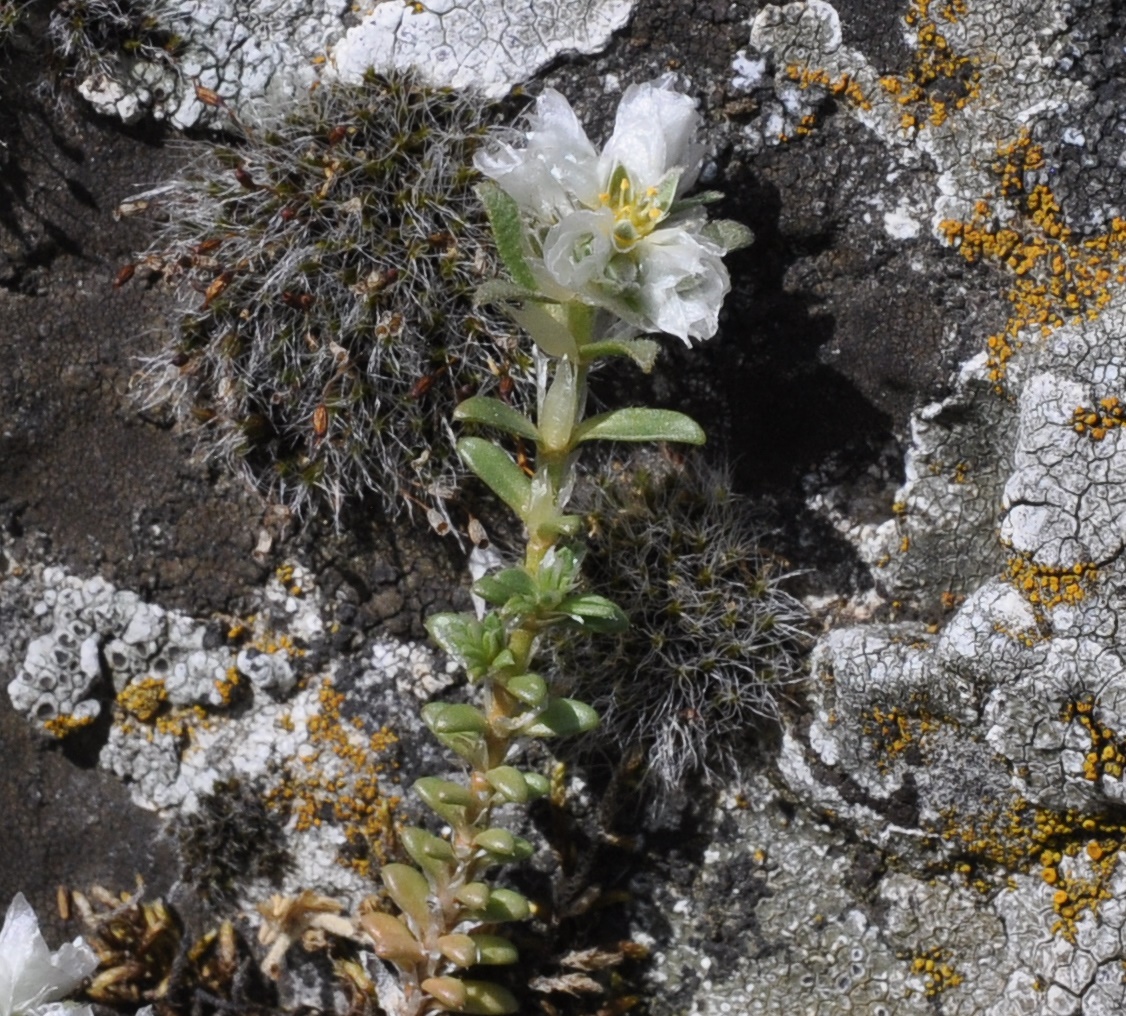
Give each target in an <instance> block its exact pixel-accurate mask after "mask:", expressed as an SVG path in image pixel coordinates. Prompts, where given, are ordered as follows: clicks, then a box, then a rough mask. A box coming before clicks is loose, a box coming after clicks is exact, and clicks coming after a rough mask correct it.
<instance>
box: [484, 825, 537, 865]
mask: <svg viewBox="0 0 1126 1016" xmlns="http://www.w3.org/2000/svg"><path fill="white" fill-rule="evenodd" d="M473 844H474V846H477V847H480V848H481V849H482V850H484V851H487V852H488V853H489V854H491V855H492V857H493V858H494V860H497V861H525V860H527V859H528V858H529V857H531V856H532V854H533V853H535V848H534V847H533V846H532V845H531V843H529V842H528V841H527V840H525V839H523V838H522V837H520V836H513V835H512V833H510V832H509V831H508V830H507V829H499V828H494V829H486V830H484V832H480V833H478V834H477V835H476V836H475V837H473Z"/></svg>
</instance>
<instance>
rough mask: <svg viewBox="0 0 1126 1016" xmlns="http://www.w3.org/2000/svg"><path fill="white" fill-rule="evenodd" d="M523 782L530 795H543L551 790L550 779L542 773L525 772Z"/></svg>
mask: <svg viewBox="0 0 1126 1016" xmlns="http://www.w3.org/2000/svg"><path fill="white" fill-rule="evenodd" d="M524 782H525V783H527V784H528V794H529V795H530V796H531V797H544V796H546V795H547V794H549V793H550V792H551V780H549V779H548V778H547V777H546V776H544V775H543V774H542V773H525V774H524Z"/></svg>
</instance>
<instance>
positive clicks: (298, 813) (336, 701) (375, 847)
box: [266, 680, 400, 876]
mask: <svg viewBox="0 0 1126 1016" xmlns="http://www.w3.org/2000/svg"><path fill="white" fill-rule="evenodd" d="M317 698H318V703H319V706H320V710H319V712H318V713H317V714H316V715H314V716H311V717H309V719H308V720H307V721H306V732H307V739H306V742H305V744H304V745H303V750H302V752H301V754H300V755H299V756H298V757H297V758H295V759H292V760H291V761H290V762H289V763H288V764H287V766H286V770H285V773H284V775H283V778H282V780H281V782H280V783H279V784H278V786H276V787H275V788H273V789H272V790H270V791H269V792H268V793H267V795H266V801H267V804H268V805H269V806H270V807H273V808H276V809H279V810H281V811H283V812H285V813H286V814H287V815H290V816H292V817H293V819H294V828H295V829H296V831H297V832H299V833H300V832H307V831H308V830H310V829H312V828H315V827H319V826H320V825H321V824H322V823H324V822H331V823H332V824H334V825H336V826H338V827H339V828H340V829H342V830H343V832H344V836H345V838H346V840H347V845H346V847H345V849H344V850H343V851H342V853H341V856H340V858H339V860H340V862H341V863H342V864H344V865H345V866H346V867H349V868H352V869H353V870H354V871H356V872H357V873H359V874H360V875H364V876H368V875H372V874H374V871H373V865H374V866H376V867H377V866H378V865H380V864H382V863H384V862H385V861H386V860H387V859H388V857H389V855H390V851H391V850H392V847H393V845H394V840H395V811H396V809H397V808H398V806H399V803H400V799H399V797H398V796H397V795H389V796H388V795H384V793H383V791H382V789H381V780H382V779H384V778H385V775H384V774H385V773H386V771H387V770H388V769H393V768H396V767H397V763H395V762H394V761H393V760H392V759H390V758H389V757H388V756H389V752H390V749H391V748H392V746H393V745H394V744H395V743H396V742H397V741H398V738H397V737H396V736H395V734H394V733H393V732H392V731H390V730H389V729H388V728H387V727H382V728H380V729H379V730H377V731H376V732H375V733H374V734H370V735H368V734H365V733H364V732H363V731H362V729H360V728H362V726H363V723H362V721H361V722H360V723H359V724H357V723H356V722H355V719H354V718H353V719H347V718H345V717H343V716H342V715H341V708H342V707H343V705H344V694H343V692H338V691H336V689H335V688H334V687H333V685H332V682H331V681H329V680H325V681H324V683H323V684H322V685H321V687H320V689H319V691H318V694H317ZM289 722H290V723H291V724H292V719H290V720H289Z"/></svg>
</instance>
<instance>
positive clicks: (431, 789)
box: [414, 776, 476, 825]
mask: <svg viewBox="0 0 1126 1016" xmlns="http://www.w3.org/2000/svg"><path fill="white" fill-rule="evenodd" d="M414 790H415V793H417V794H418V796H419V797H421V798H422V800H423V801H424V802H426V804H427V806H428V807H430V808H431V809H432V810H433V811H435V812H437V813H438V814H439V815H441V816H442V818H444V819H446V821H447V822H450V824H451V825H461V821H460V818H461V815H460V812H459V810H458V809H462V808H468V807H470V806H471V805H473V804H475V803H476V799H475V798H474V796H473V795H472V794H471V793H470V792H469V789H468V788H467V787H463V786H462V785H461V784H460V783H454V782H453V781H452V780H442V779H439V778H438V777H437V776H423V777H422V779H420V780H415V783H414ZM451 816H455V817H451Z"/></svg>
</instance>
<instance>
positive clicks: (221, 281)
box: [203, 272, 234, 310]
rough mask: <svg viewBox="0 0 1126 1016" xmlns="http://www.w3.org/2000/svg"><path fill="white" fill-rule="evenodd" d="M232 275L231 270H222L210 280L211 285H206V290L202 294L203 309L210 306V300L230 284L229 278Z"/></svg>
mask: <svg viewBox="0 0 1126 1016" xmlns="http://www.w3.org/2000/svg"><path fill="white" fill-rule="evenodd" d="M233 277H234V273H233V272H223V273H222V274H220V275H217V276H215V278H214V279H212V280H211V285H209V286H208V287H207V290H206V291H205V292H204V294H203V297H204V299H203V309H204V310H206V309H207V308H208V307H210V306H211V301H212V300H214V299H215V297H217V296H218V295H219V294H220V293H222V292H223V290H224V289H226V288H227V287H228V286H229V285H230V284H231V279H232V278H233Z"/></svg>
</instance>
